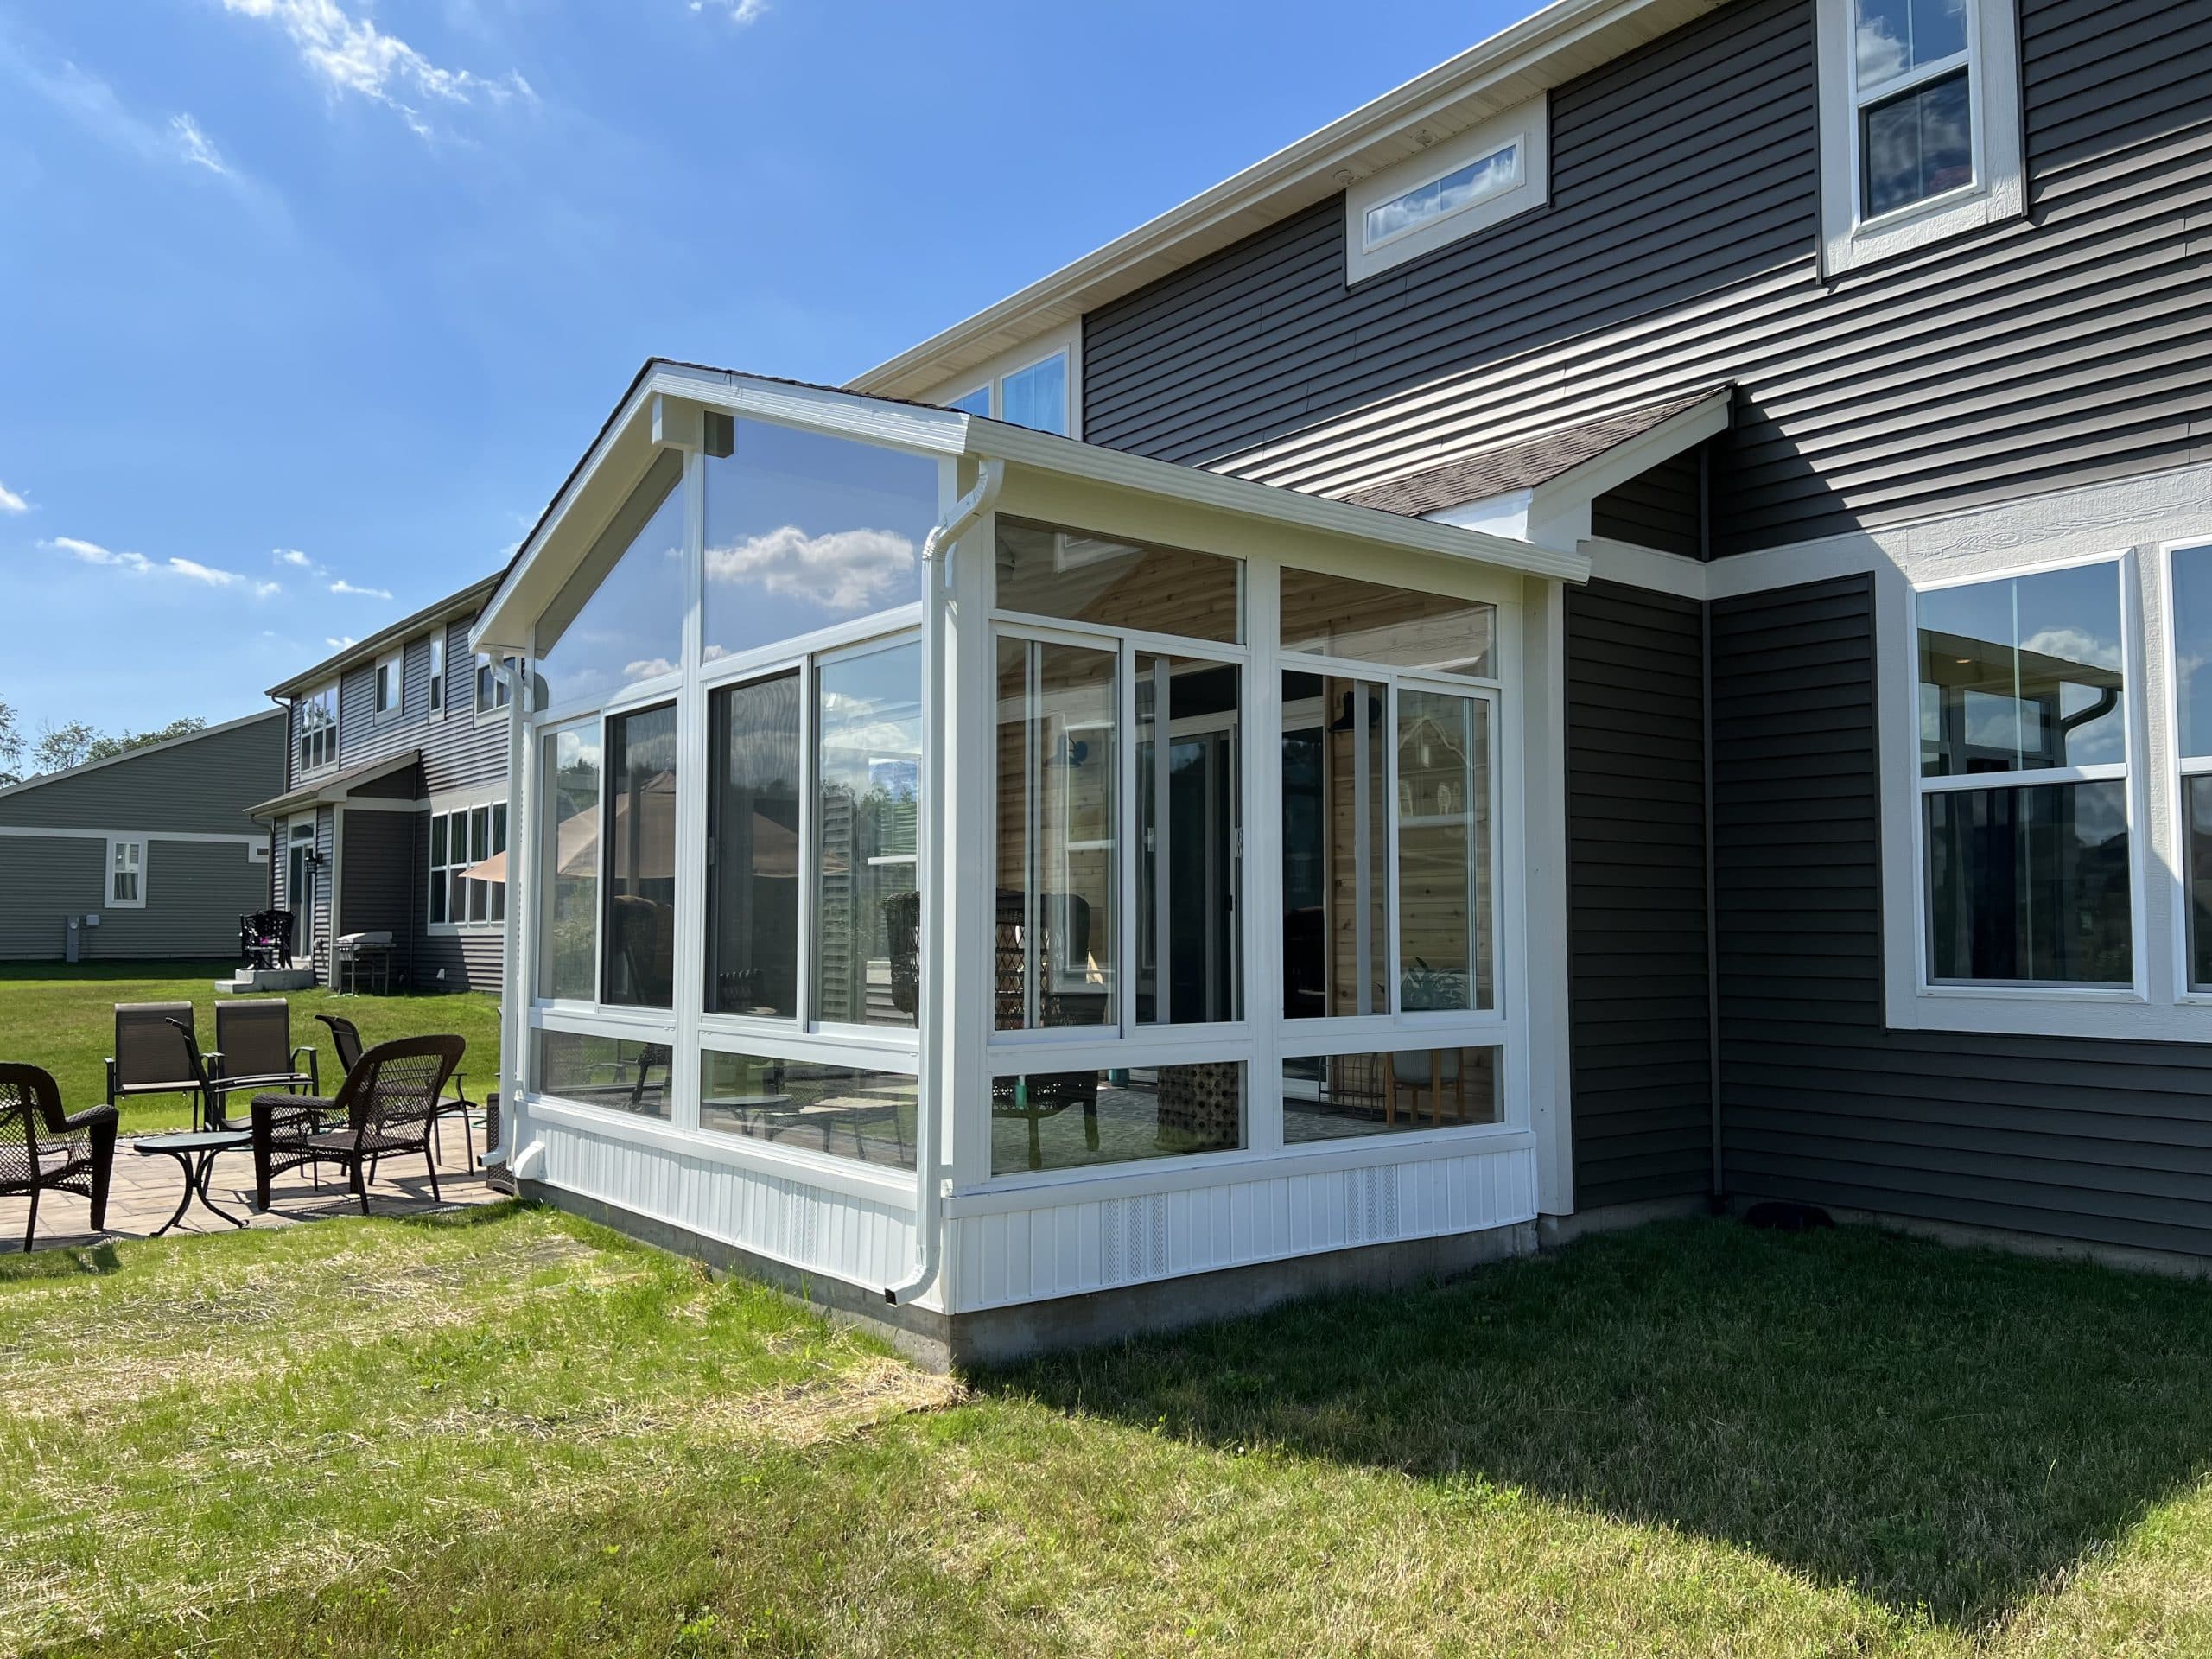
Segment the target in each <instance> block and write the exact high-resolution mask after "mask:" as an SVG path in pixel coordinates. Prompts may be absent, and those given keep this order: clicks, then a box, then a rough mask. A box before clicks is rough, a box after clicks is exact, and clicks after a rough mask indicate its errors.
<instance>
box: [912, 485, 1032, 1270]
mask: <svg viewBox="0 0 2212 1659" xmlns="http://www.w3.org/2000/svg"><path fill="white" fill-rule="evenodd" d="M1005 482H1006V463H1005V462H1004V461H985V462H984V463H983V466H982V475H981V476H980V477H978V478H977V479H976V487H975V488H974V489H972V490H970V491H969V492H968V493H967V494H965V495H963V496H962V497H961V498H960V499H959V500H957V501H956V502H955V503H953V506H952V512H951V514H950V517H948V518H946V519H945V520H944V523H943V524H939V525H938V526H937V528H936V529H934V530H932V531H930V533H929V537H928V539H927V540H925V542H923V543H922V572H923V575H922V775H921V780H920V781H921V786H922V811H921V815H920V817H919V819H918V823H917V831H918V835H919V836H920V838H921V846H920V848H919V849H918V850H919V852H920V855H921V861H920V872H919V873H920V877H921V880H920V887H921V894H922V907H921V930H920V931H921V938H920V939H919V941H918V945H917V950H918V955H919V957H920V960H919V961H918V963H916V968H917V969H918V976H919V979H920V984H919V986H918V992H919V995H918V997H917V999H916V1000H917V1001H918V1003H919V1004H920V1022H919V1028H918V1031H917V1032H916V1033H915V1035H916V1037H917V1039H918V1049H919V1052H918V1054H917V1056H916V1072H917V1077H916V1084H917V1086H916V1089H915V1094H914V1104H915V1111H914V1186H915V1193H914V1271H913V1273H912V1275H911V1276H910V1277H909V1278H908V1279H907V1280H906V1283H904V1284H899V1285H889V1286H886V1287H885V1288H884V1292H883V1300H885V1301H887V1302H888V1303H890V1304H892V1305H893V1306H897V1305H898V1304H899V1303H900V1302H904V1301H911V1300H913V1298H915V1297H916V1296H918V1295H920V1294H922V1292H924V1291H925V1290H927V1289H928V1288H929V1287H930V1286H931V1284H932V1283H934V1282H935V1281H936V1279H937V1274H938V1266H939V1265H940V1262H941V1260H942V1257H943V1255H944V1228H943V1225H942V1222H941V1215H942V1211H943V1208H944V1205H943V1203H942V1201H941V1198H940V1187H941V1185H942V1184H941V1183H940V1181H939V1180H938V1147H937V1140H938V1135H937V1132H938V1120H939V1119H940V1118H941V1117H942V1116H944V1107H945V1101H944V1065H943V1061H944V974H943V973H942V972H941V971H939V965H938V957H940V956H941V955H943V954H944V939H943V938H941V937H940V934H941V930H940V927H939V922H940V921H941V919H942V918H940V916H939V914H938V907H939V900H940V898H941V896H942V895H943V893H944V870H945V860H944V842H945V837H944V836H943V835H942V834H940V833H939V832H938V826H939V825H941V824H942V823H944V814H945V810H946V809H947V807H948V806H949V805H950V802H949V801H948V800H947V798H946V796H945V792H944V771H945V767H944V740H945V723H946V722H945V715H946V712H947V708H948V698H947V696H946V693H945V684H944V602H945V589H946V588H948V587H949V586H950V582H951V576H952V550H953V547H954V545H955V544H956V543H957V542H958V541H959V540H960V538H961V537H963V536H964V535H966V534H967V533H968V531H969V528H970V527H972V526H973V525H974V524H975V522H976V519H978V518H982V516H983V514H985V513H987V512H989V511H990V510H991V504H992V503H993V502H995V501H996V500H997V499H999V489H1000V487H1001V486H1002V485H1003V484H1004V483H1005ZM940 570H942V572H943V579H942V580H940V579H939V576H938V572H939V571H940Z"/></svg>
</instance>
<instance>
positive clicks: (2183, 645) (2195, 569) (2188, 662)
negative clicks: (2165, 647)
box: [2173, 544, 2212, 755]
mask: <svg viewBox="0 0 2212 1659" xmlns="http://www.w3.org/2000/svg"><path fill="white" fill-rule="evenodd" d="M2173 579H2174V592H2173V606H2174V680H2175V684H2176V694H2175V702H2176V703H2177V705H2178V707H2177V713H2178V714H2179V715H2180V717H2181V719H2180V725H2179V728H2178V730H2177V734H2176V741H2177V742H2178V743H2179V745H2180V749H2181V753H2183V754H2184V755H2212V544H2207V545H2205V546H2202V547H2183V548H2177V549H2175V550H2174V559H2173Z"/></svg>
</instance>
